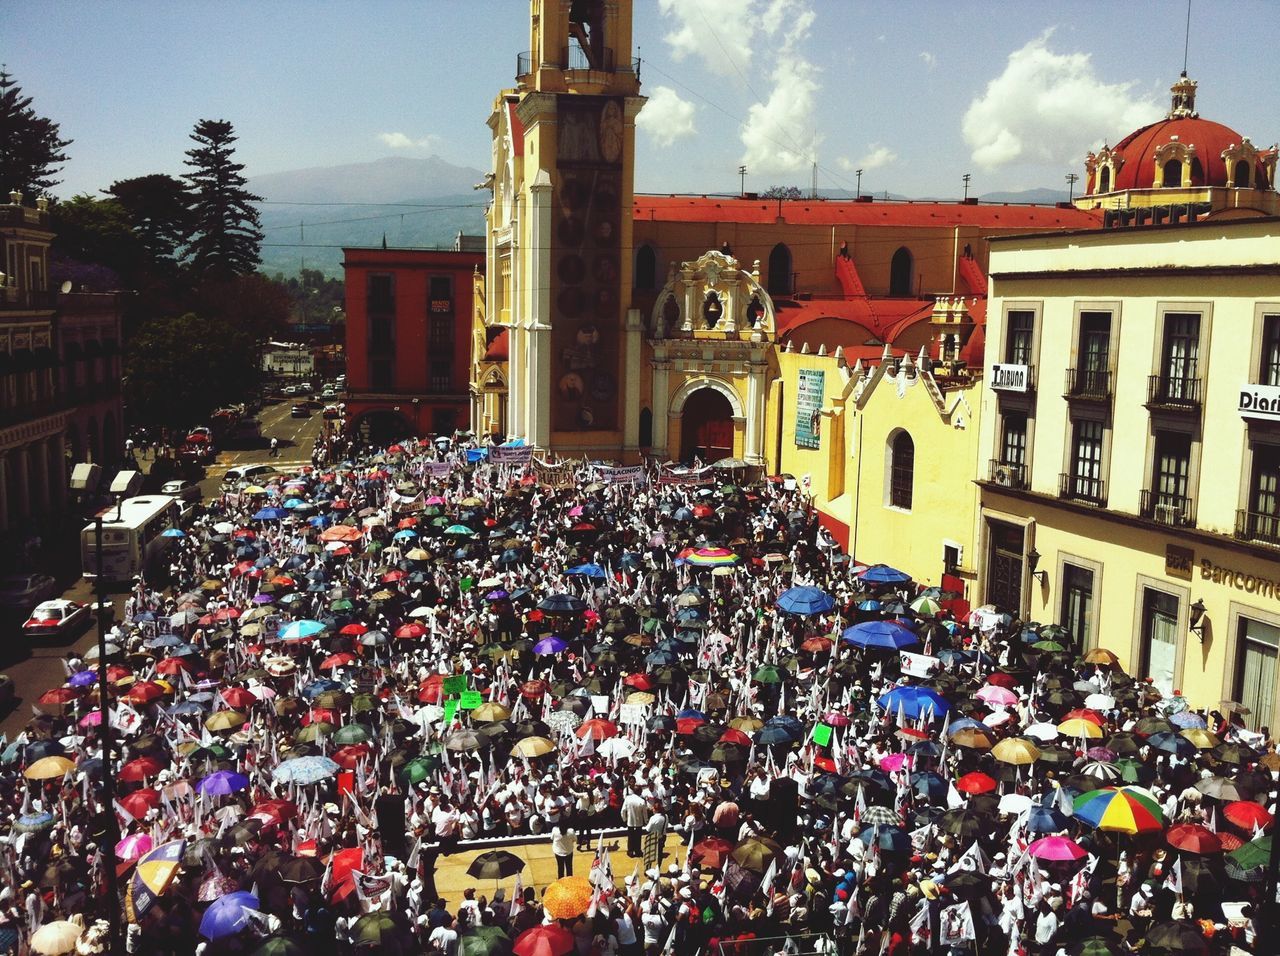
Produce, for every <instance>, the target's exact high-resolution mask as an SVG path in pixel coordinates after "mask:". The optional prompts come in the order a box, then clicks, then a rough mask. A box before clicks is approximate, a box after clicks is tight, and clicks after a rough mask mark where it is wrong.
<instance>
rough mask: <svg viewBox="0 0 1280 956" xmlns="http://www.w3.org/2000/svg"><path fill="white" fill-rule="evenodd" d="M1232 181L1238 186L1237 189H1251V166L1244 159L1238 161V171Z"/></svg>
mask: <svg viewBox="0 0 1280 956" xmlns="http://www.w3.org/2000/svg"><path fill="white" fill-rule="evenodd" d="M1231 178H1232V180H1233V181H1234V182H1235V184H1236V189H1248V188H1249V164H1248V163H1247V162H1245V161H1244V160H1243V159H1240V160H1237V161H1236V171H1235V173H1234V175H1232V177H1231Z"/></svg>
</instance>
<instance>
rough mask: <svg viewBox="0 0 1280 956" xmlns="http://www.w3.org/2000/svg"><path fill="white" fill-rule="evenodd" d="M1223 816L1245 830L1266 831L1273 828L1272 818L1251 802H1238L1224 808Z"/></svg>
mask: <svg viewBox="0 0 1280 956" xmlns="http://www.w3.org/2000/svg"><path fill="white" fill-rule="evenodd" d="M1222 814H1223V816H1225V817H1226V818H1227V819H1228V820H1230V821H1231V822H1232V823H1234V824H1235V825H1236V826H1238V827H1240V828H1241V829H1243V830H1250V831H1253V830H1257V829H1259V828H1261V829H1263V830H1265V829H1267V828H1268V827H1269V826H1271V820H1272V816H1271V814H1270V813H1268V812H1267V811H1266V810H1265V809H1264V808H1262V807H1260V806H1258V804H1256V803H1254V802H1252V801H1251V800H1236V801H1235V802H1234V803H1228V804H1227V805H1226V806H1225V807H1223V808H1222Z"/></svg>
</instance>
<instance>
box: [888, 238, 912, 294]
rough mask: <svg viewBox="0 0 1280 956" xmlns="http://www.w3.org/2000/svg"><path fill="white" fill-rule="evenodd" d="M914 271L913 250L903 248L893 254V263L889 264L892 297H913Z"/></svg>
mask: <svg viewBox="0 0 1280 956" xmlns="http://www.w3.org/2000/svg"><path fill="white" fill-rule="evenodd" d="M913 269H914V263H913V262H912V259H911V250H910V249H908V248H907V247H906V246H903V247H902V248H901V249H899V250H898V251H897V252H895V253H894V254H893V262H891V263H890V264H889V294H890V295H911V280H912V278H913V276H912V274H911V273H912V271H913Z"/></svg>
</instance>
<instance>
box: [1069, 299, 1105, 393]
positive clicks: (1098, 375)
mask: <svg viewBox="0 0 1280 956" xmlns="http://www.w3.org/2000/svg"><path fill="white" fill-rule="evenodd" d="M1110 357H1111V313H1110V312H1081V313H1080V377H1079V379H1077V389H1078V390H1080V391H1083V392H1085V393H1087V394H1105V393H1106V391H1107V372H1108V370H1109V369H1110V367H1111V366H1110Z"/></svg>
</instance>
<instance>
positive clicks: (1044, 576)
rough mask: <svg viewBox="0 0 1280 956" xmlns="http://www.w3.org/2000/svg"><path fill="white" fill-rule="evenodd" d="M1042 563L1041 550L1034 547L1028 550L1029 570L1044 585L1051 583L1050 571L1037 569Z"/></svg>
mask: <svg viewBox="0 0 1280 956" xmlns="http://www.w3.org/2000/svg"><path fill="white" fill-rule="evenodd" d="M1039 564H1040V552H1039V551H1037V550H1036V549H1035V548H1032V549H1031V550H1030V551H1028V552H1027V570H1028V571H1030V572H1031V576H1032V577H1033V578H1035V579H1036V580H1037V581H1039V582H1040V583H1041V584H1042V585H1044V584H1048V583H1049V572H1048V571H1037V570H1036V568H1037V567H1038V566H1039Z"/></svg>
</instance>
